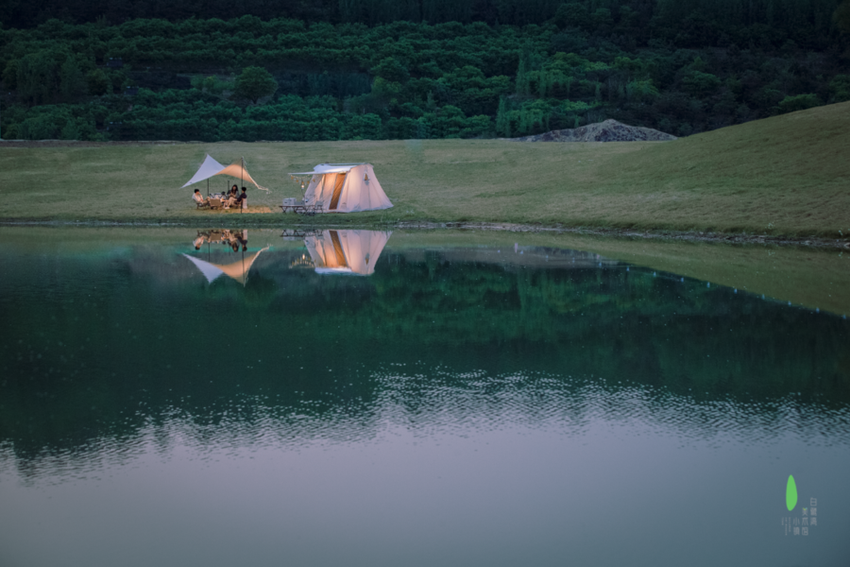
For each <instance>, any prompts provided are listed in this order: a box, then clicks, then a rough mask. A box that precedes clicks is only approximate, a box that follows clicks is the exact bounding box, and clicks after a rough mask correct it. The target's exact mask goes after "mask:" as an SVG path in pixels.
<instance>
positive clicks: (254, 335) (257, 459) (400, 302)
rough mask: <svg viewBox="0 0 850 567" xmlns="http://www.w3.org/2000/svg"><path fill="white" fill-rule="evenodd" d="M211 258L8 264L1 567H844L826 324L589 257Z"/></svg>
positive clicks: (229, 247)
mask: <svg viewBox="0 0 850 567" xmlns="http://www.w3.org/2000/svg"><path fill="white" fill-rule="evenodd" d="M216 232H218V234H216ZM224 232H227V231H206V234H204V231H202V232H201V233H197V232H196V231H187V232H186V234H185V236H181V237H180V238H175V240H174V241H173V243H171V244H169V243H157V244H151V243H146V242H144V241H135V242H115V243H114V244H113V245H109V246H105V245H103V244H102V243H101V244H98V245H96V246H93V247H89V248H87V247H85V246H83V247H75V248H73V249H65V248H64V246H65V244H64V241H63V240H61V239H56V240H50V239H45V241H44V242H43V243H36V244H34V245H33V246H31V247H29V248H27V249H26V250H20V251H18V250H17V249H15V248H10V247H4V248H3V250H2V252H0V255H2V265H3V266H4V268H3V272H2V276H0V313H2V321H3V322H4V325H3V326H2V331H0V333H2V336H0V352H2V355H3V356H2V361H0V367H2V369H3V371H2V379H0V495H2V501H3V506H2V508H0V534H2V535H0V564H3V565H6V564H8V565H56V564H63V565H93V566H96V565H115V564H121V565H152V564H165V565H171V564H179V565H195V564H197V565H207V566H208V565H233V564H241V563H246V562H247V563H250V564H254V563H283V564H292V565H341V564H345V565H435V564H443V565H488V566H489V565H517V564H528V565H567V564H587V565H718V564H728V565H836V566H837V565H846V564H847V559H848V558H850V544H848V543H847V541H846V537H845V536H846V534H847V533H848V530H850V519H848V516H847V514H846V511H847V510H848V509H850V486H848V483H847V481H846V471H847V470H848V465H850V348H848V347H850V326H848V323H847V321H846V320H845V319H842V318H840V317H837V316H834V315H830V314H826V313H816V312H812V311H810V310H806V309H801V308H795V307H789V306H787V305H785V304H782V303H779V302H775V301H771V300H770V298H764V299H762V297H761V296H756V295H751V294H746V293H743V292H738V291H737V290H733V289H728V288H724V287H721V286H716V285H710V284H709V283H707V282H702V281H696V280H692V279H688V278H682V277H681V276H677V275H674V274H669V273H663V272H657V271H653V270H648V269H644V268H639V267H636V266H630V265H627V264H623V263H621V262H616V261H613V260H608V259H606V258H604V257H601V256H599V255H597V254H595V253H593V252H587V251H573V250H565V249H558V248H539V247H538V248H532V247H522V246H519V245H518V244H517V245H515V246H511V247H500V246H493V247H486V246H484V247H482V246H477V247H468V246H464V240H463V236H462V235H460V236H459V237H458V238H457V241H456V243H454V244H451V243H449V244H446V245H441V246H439V247H428V246H409V245H408V246H400V247H397V248H393V244H394V242H395V241H394V240H393V238H395V237H393V236H391V233H389V232H378V231H352V230H315V231H309V232H305V233H294V232H285V233H283V234H281V233H280V232H277V233H272V232H266V231H253V230H252V231H250V235H248V234H247V233H246V231H242V232H240V233H238V234H237V233H236V232H235V231H234V232H231V233H230V235H229V236H228V235H225V234H224ZM196 234H197V236H196ZM62 236H63V238H66V237H67V235H66V234H65V233H63V234H62ZM231 236H232V237H233V239H235V242H236V243H237V244H236V248H235V249H234V246H233V242H231V238H230V237H231ZM249 236H250V238H249ZM199 239H200V240H199ZM333 274H350V275H362V276H368V277H333ZM222 275H224V276H227V277H220V276H222ZM789 474H793V475H794V477H795V479H796V482H797V487H798V490H799V496H800V504H799V505H798V507H797V508H795V509H794V510H793V511H788V510H787V509H786V507H785V485H786V481H787V478H788V475H789ZM812 499H816V504H811V502H812ZM803 507H806V515H805V517H806V519H807V521H806V524H807V525H806V526H805V527H807V528H808V531H807V535H803V534H802V531H801V533H800V535H798V536H795V535H794V532H793V528H794V527H795V526H796V527H800V528H802V527H803V525H802V518H803V517H804V516H803V512H802V508H803ZM811 508H814V510H816V511H817V521H816V523H815V524H811V519H813V518H814V517H815V514H812V515H811V516H810V515H809V513H810V509H811ZM785 519H788V520H789V521H790V524H789V526H790V528H791V532H790V533H789V535H786V533H785V531H784V530H785V527H784V526H783V523H782V522H783V521H784V520H785ZM797 520H799V522H798V523H797V524H795V521H797ZM45 543H47V545H45Z"/></svg>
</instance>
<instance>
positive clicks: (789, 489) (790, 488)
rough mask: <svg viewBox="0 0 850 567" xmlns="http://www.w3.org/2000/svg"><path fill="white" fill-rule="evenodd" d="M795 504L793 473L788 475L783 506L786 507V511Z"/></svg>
mask: <svg viewBox="0 0 850 567" xmlns="http://www.w3.org/2000/svg"><path fill="white" fill-rule="evenodd" d="M796 505H797V483H796V482H794V475H793V474H789V475H788V484H787V485H786V486H785V506H787V507H788V511H789V512H790V511H791V510H793V509H794V506H796Z"/></svg>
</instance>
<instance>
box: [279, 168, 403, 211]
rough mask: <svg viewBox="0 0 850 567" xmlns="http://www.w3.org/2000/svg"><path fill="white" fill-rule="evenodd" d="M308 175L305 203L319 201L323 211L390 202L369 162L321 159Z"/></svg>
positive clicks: (383, 206)
mask: <svg viewBox="0 0 850 567" xmlns="http://www.w3.org/2000/svg"><path fill="white" fill-rule="evenodd" d="M291 175H310V176H312V177H311V179H310V185H309V186H308V187H307V192H306V194H305V195H304V200H305V201H306V202H307V206H314V205H320V206H321V208H322V210H323V211H325V212H339V213H352V212H356V211H375V210H380V209H389V208H390V207H392V206H393V204H392V203H391V202H390V200H389V198H387V194H386V193H384V190H383V188H382V187H381V184H380V183H378V179H377V178H376V177H375V171H374V170H373V169H372V164H369V163H322V164H319V165H317V166H316V167H314V168H313V171H307V172H301V173H292V174H291Z"/></svg>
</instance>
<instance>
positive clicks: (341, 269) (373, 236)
mask: <svg viewBox="0 0 850 567" xmlns="http://www.w3.org/2000/svg"><path fill="white" fill-rule="evenodd" d="M391 234H392V232H380V231H377V230H325V231H323V232H322V235H321V236H308V237H306V238H305V239H304V244H305V245H306V246H307V252H309V253H310V258H311V259H312V260H313V265H314V266H315V269H316V273H318V274H343V275H351V276H368V275H371V274H372V273H374V271H375V262H377V261H378V257H379V256H380V255H381V252H382V251H383V250H384V246H386V245H387V241H388V240H389V239H390V235H391Z"/></svg>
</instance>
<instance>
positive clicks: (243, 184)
mask: <svg viewBox="0 0 850 567" xmlns="http://www.w3.org/2000/svg"><path fill="white" fill-rule="evenodd" d="M239 176H240V179H241V180H242V185H240V186H239V189H240V190H241V189H242V188H243V187H245V156H242V171H240V172H239ZM242 204H243V203H242V201H241V200H240V201H239V214H240V215H241V214H242V210H243V209H244V207H243V206H242ZM242 260H243V262H244V260H245V255H244V254H243V255H242Z"/></svg>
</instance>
